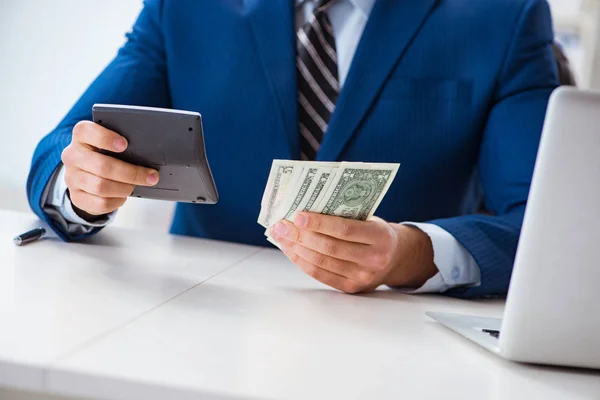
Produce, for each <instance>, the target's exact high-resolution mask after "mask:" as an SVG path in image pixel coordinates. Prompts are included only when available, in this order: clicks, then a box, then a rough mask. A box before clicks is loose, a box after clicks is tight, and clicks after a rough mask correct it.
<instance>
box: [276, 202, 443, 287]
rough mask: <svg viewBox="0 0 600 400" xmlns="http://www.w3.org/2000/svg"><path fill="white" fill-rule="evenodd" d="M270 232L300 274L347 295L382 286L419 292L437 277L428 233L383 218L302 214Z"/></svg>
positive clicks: (279, 224) (281, 223)
mask: <svg viewBox="0 0 600 400" xmlns="http://www.w3.org/2000/svg"><path fill="white" fill-rule="evenodd" d="M270 232H271V235H272V237H273V239H274V240H275V241H277V242H278V243H279V244H280V246H281V248H282V250H283V252H284V253H285V255H286V256H287V257H288V258H289V259H290V260H291V261H292V262H293V263H295V264H296V265H297V266H298V267H300V269H302V271H304V272H305V273H306V274H308V275H310V276H312V277H313V278H315V279H317V280H318V281H321V282H323V283H324V284H326V285H329V286H331V287H333V288H335V289H338V290H341V291H343V292H346V293H359V292H369V291H373V290H375V289H376V288H377V287H378V286H380V285H389V286H397V287H404V288H418V287H420V286H422V285H423V284H424V283H425V282H427V280H428V279H430V278H431V277H433V276H434V275H435V274H436V273H437V272H438V269H437V268H436V266H435V264H434V263H433V247H432V244H431V240H430V239H429V236H427V234H425V233H424V232H423V231H421V230H420V229H418V228H415V227H412V226H407V225H401V224H392V223H388V222H386V221H384V220H382V219H381V218H376V217H373V218H370V219H368V220H367V221H354V220H350V219H346V218H341V217H333V216H328V215H321V214H314V213H300V214H298V215H297V216H296V218H295V219H294V222H293V223H291V222H289V221H280V222H279V223H277V224H276V225H275V226H273V227H272V228H271V231H270Z"/></svg>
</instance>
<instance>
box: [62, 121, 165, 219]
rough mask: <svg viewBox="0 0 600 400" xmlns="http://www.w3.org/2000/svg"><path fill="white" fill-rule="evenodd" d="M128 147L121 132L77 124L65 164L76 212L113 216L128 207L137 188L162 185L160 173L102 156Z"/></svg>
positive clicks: (65, 151) (66, 178)
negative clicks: (128, 202)
mask: <svg viewBox="0 0 600 400" xmlns="http://www.w3.org/2000/svg"><path fill="white" fill-rule="evenodd" d="M126 148H127V140H126V139H125V138H124V137H123V136H121V135H119V134H118V133H115V132H113V131H111V130H108V129H106V128H104V127H102V126H100V125H98V124H95V123H93V122H90V121H81V122H79V123H78V124H77V125H75V127H74V128H73V139H72V141H71V144H70V145H69V146H68V147H67V148H66V149H65V150H64V151H63V153H62V162H63V164H64V167H65V183H66V184H67V187H68V188H69V195H70V198H71V202H72V203H73V205H74V206H75V207H76V211H83V213H85V214H88V215H91V216H99V215H104V214H108V213H111V212H113V211H115V210H116V209H118V208H120V207H121V206H122V205H123V204H125V201H126V200H127V197H128V196H129V195H131V193H132V192H133V189H134V188H135V186H154V185H156V184H157V183H158V180H159V175H158V172H157V171H156V170H153V169H149V168H144V167H138V166H135V165H132V164H128V163H126V162H124V161H121V160H117V159H116V158H114V157H110V156H107V155H104V154H101V153H99V150H108V151H112V152H115V153H121V152H123V151H125V149H126ZM77 209H79V210H77ZM83 213H82V214H83ZM88 215H82V217H84V218H85V217H86V216H88Z"/></svg>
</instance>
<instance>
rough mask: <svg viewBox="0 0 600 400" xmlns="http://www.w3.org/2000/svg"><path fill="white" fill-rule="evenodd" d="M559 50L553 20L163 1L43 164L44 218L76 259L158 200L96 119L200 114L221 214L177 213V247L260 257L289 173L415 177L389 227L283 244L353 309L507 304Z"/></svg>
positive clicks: (398, 193)
mask: <svg viewBox="0 0 600 400" xmlns="http://www.w3.org/2000/svg"><path fill="white" fill-rule="evenodd" d="M552 41H553V32H552V22H551V16H550V11H549V7H548V5H547V3H546V1H545V0H472V1H468V0H402V1H399V0H377V1H376V0H319V1H317V0H298V1H290V0H211V1H199V0H178V1H170V0H147V1H146V2H145V6H144V9H143V11H142V12H141V14H140V16H139V19H138V20H137V22H136V24H135V26H134V27H133V30H132V32H131V33H130V34H129V35H128V41H127V43H126V44H125V45H124V46H123V48H122V49H121V50H120V51H119V53H118V55H117V56H116V58H115V59H114V60H113V61H112V62H111V63H110V65H109V66H108V67H107V68H106V69H105V71H104V72H102V74H101V75H100V76H99V77H98V78H97V80H96V81H95V82H94V83H93V84H92V85H91V86H90V87H89V89H88V90H87V91H86V92H85V93H84V95H83V96H82V97H81V99H80V100H79V101H78V102H77V103H76V105H75V106H74V107H73V109H72V110H71V111H70V112H69V113H68V115H67V116H66V117H65V119H64V120H63V121H62V122H61V123H60V124H59V126H58V127H57V128H56V129H55V130H54V131H53V132H51V133H50V134H49V135H48V136H46V137H45V138H44V139H43V140H42V141H41V143H40V144H39V146H38V147H37V150H36V152H35V155H34V157H33V163H32V169H31V173H30V176H29V180H28V186H27V189H28V195H29V199H30V203H31V207H32V208H33V210H34V211H35V212H36V213H37V214H38V215H39V216H40V217H41V218H43V219H44V220H45V221H46V222H48V223H49V224H50V225H51V226H52V227H53V228H54V229H55V230H56V231H57V232H58V233H59V235H60V236H61V237H62V238H63V239H65V240H77V239H80V238H83V237H86V236H88V235H91V234H94V233H95V232H97V231H98V230H99V229H101V227H102V226H105V225H106V224H107V223H109V222H110V221H111V220H112V219H113V218H114V216H115V210H116V209H118V208H119V207H120V206H121V205H122V204H123V203H124V202H125V200H126V198H127V196H128V195H129V194H130V193H131V192H132V190H133V188H134V185H155V184H156V183H157V182H158V180H159V176H158V173H157V172H156V171H152V170H148V169H145V168H141V167H136V166H132V165H128V164H125V163H123V162H120V161H118V160H115V159H114V158H110V157H108V156H105V155H102V154H100V153H99V152H98V150H99V149H109V150H112V151H123V150H124V149H125V148H126V146H127V142H126V141H125V140H124V139H123V138H122V137H120V136H119V135H118V134H116V133H114V132H111V131H108V130H106V129H104V128H102V127H100V126H98V125H95V124H93V123H92V122H88V121H90V120H91V108H92V105H93V104H94V103H116V104H132V105H145V106H154V107H166V108H175V109H184V110H193V111H198V112H200V113H202V115H203V120H204V128H205V135H206V148H207V152H208V154H209V158H210V162H211V168H212V170H213V174H214V177H215V180H216V182H217V185H218V188H219V192H220V198H221V200H220V202H219V203H218V204H217V205H215V206H202V205H192V204H178V205H177V209H176V213H175V217H174V221H173V225H172V229H171V231H172V233H174V234H182V235H192V236H198V237H204V238H212V239H218V240H227V241H233V242H239V243H248V244H254V245H264V244H265V239H264V236H263V230H262V228H261V227H260V226H259V225H258V224H257V223H256V219H257V215H258V213H259V208H260V200H261V196H262V191H263V189H264V185H265V182H266V179H267V175H268V172H269V169H270V165H271V162H272V161H273V159H276V158H278V159H299V158H304V159H309V160H323V161H335V160H338V161H342V160H343V161H367V162H401V163H402V168H401V171H400V173H399V174H398V176H397V177H396V180H395V182H394V183H393V185H392V186H391V188H390V190H389V192H388V194H387V196H386V198H385V200H384V201H383V202H382V203H381V205H380V207H379V209H378V216H379V217H380V218H373V219H371V220H368V221H349V220H345V219H342V218H336V217H330V216H321V215H315V214H301V215H299V216H298V218H297V219H296V220H295V221H294V223H289V222H281V223H279V224H277V225H276V226H275V227H274V228H273V230H272V234H273V237H274V238H275V239H276V240H278V241H279V243H280V244H281V245H282V248H283V250H284V252H285V254H286V255H287V256H288V257H289V258H290V259H291V260H292V261H293V262H294V263H295V264H297V265H298V266H299V267H300V268H301V269H302V270H303V271H305V272H306V273H307V274H309V275H311V276H312V277H314V278H315V279H318V280H320V281H322V282H324V283H326V284H328V285H330V286H331V287H334V288H336V289H339V290H342V291H345V292H349V293H356V292H361V291H367V290H372V289H374V288H376V287H378V286H379V285H389V286H392V287H398V288H403V289H405V290H410V291H413V292H445V293H448V294H451V295H454V296H463V297H473V296H482V295H495V294H503V293H505V292H506V290H507V288H508V283H509V279H510V275H511V270H512V264H513V261H514V256H515V251H516V247H517V241H518V239H519V233H520V228H521V223H522V220H523V213H524V210H525V205H526V200H527V195H528V191H529V186H530V182H531V177H532V172H533V166H534V162H535V157H536V153H537V147H538V143H539V138H540V134H541V130H542V125H543V120H544V115H545V111H546V106H547V101H548V98H549V96H550V94H551V92H552V91H553V90H554V89H555V88H556V87H557V85H558V79H557V70H556V66H555V59H554V57H553V54H552V47H551V44H552ZM82 121H83V122H82ZM482 206H483V207H484V208H485V209H487V210H489V213H486V214H485V215H483V214H478V211H479V210H481V209H482Z"/></svg>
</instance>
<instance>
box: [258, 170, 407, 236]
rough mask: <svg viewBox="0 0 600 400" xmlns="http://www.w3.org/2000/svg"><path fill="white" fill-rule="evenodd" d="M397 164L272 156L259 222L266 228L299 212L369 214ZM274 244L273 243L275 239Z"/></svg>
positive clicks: (364, 216)
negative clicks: (276, 157)
mask: <svg viewBox="0 0 600 400" xmlns="http://www.w3.org/2000/svg"><path fill="white" fill-rule="evenodd" d="M399 167H400V164H385V163H357V162H317V161H291V160H274V161H273V165H272V167H271V173H270V174H269V181H268V182H267V187H266V189H265V193H264V195H263V198H262V202H261V210H260V215H259V217H258V223H259V224H261V225H262V226H264V227H265V228H267V230H266V232H265V236H267V238H268V240H269V241H270V242H271V243H274V241H273V240H272V239H271V238H270V235H269V228H270V227H271V226H273V225H274V224H276V223H277V222H278V221H280V220H282V219H287V220H289V221H292V220H293V219H294V217H295V216H296V214H297V213H299V212H304V211H307V212H314V213H320V214H325V215H335V216H339V217H345V218H351V219H356V220H366V219H367V218H369V217H371V216H372V215H373V214H374V213H375V210H377V207H378V206H379V203H381V200H383V197H384V196H385V194H386V193H387V191H388V189H389V187H390V185H391V184H392V182H393V180H394V178H395V176H396V173H397V172H398V168H399ZM274 244H276V243H274Z"/></svg>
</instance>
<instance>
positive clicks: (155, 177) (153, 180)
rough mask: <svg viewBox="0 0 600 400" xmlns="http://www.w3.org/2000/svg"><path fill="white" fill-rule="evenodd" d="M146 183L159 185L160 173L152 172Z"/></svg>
mask: <svg viewBox="0 0 600 400" xmlns="http://www.w3.org/2000/svg"><path fill="white" fill-rule="evenodd" d="M146 182H148V184H149V185H156V184H157V183H158V173H157V172H150V175H148V178H146Z"/></svg>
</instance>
